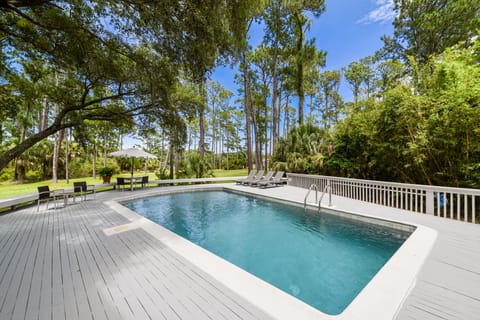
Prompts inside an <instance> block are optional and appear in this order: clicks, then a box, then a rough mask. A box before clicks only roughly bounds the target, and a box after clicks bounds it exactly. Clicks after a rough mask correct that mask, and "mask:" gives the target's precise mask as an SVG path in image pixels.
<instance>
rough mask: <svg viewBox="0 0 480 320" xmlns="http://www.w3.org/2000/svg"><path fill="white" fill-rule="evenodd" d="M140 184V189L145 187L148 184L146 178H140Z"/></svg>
mask: <svg viewBox="0 0 480 320" xmlns="http://www.w3.org/2000/svg"><path fill="white" fill-rule="evenodd" d="M141 184H142V189H143V188H145V187H146V186H147V184H148V176H144V177H142V182H141Z"/></svg>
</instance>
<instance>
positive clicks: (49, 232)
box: [0, 191, 268, 320]
mask: <svg viewBox="0 0 480 320" xmlns="http://www.w3.org/2000/svg"><path fill="white" fill-rule="evenodd" d="M118 194H121V193H120V192H114V191H112V192H106V193H103V194H99V195H98V197H97V200H87V201H82V202H80V201H77V203H76V204H74V205H69V206H67V207H66V208H61V209H57V210H53V209H52V210H48V211H42V210H40V212H39V213H37V212H36V207H30V208H26V209H23V210H20V211H16V212H12V213H9V214H5V215H3V216H0V319H1V320H4V319H67V320H75V319H80V320H83V319H116V320H117V319H136V320H138V319H168V320H170V319H268V316H267V315H265V314H264V313H262V312H261V311H259V310H258V308H256V307H255V306H253V305H251V304H249V303H246V302H245V300H244V299H242V298H241V297H240V296H238V295H236V294H235V293H233V292H231V291H230V290H228V289H227V288H226V287H224V286H222V284H220V283H218V282H217V281H215V280H214V279H213V278H212V277H209V276H207V275H205V274H204V273H203V272H201V271H200V270H199V269H198V268H196V267H195V266H193V265H191V264H190V263H189V262H188V261H186V260H185V259H183V258H181V257H180V256H179V255H177V254H176V253H175V252H173V251H172V250H170V249H168V248H166V247H165V246H164V245H163V244H162V243H161V242H160V241H159V240H157V239H155V238H153V237H152V236H150V235H149V234H148V233H146V232H145V231H143V230H141V229H135V230H131V231H128V232H122V233H118V234H115V235H112V236H106V235H105V233H104V232H103V231H102V230H103V229H105V228H109V227H113V226H118V225H121V224H124V223H126V222H128V221H127V220H126V219H125V218H123V217H122V216H121V215H119V214H118V213H116V212H114V211H112V210H111V209H109V208H108V207H107V206H105V205H104V204H103V201H102V200H101V199H102V198H103V200H105V199H106V198H108V197H111V196H112V195H118ZM123 194H125V195H126V194H128V192H124V193H123Z"/></svg>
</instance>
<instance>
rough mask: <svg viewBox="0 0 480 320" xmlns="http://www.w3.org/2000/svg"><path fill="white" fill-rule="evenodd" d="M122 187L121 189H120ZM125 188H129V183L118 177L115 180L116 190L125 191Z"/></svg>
mask: <svg viewBox="0 0 480 320" xmlns="http://www.w3.org/2000/svg"><path fill="white" fill-rule="evenodd" d="M122 186H123V187H122ZM125 186H130V183H127V182H126V181H125V178H121V177H118V178H117V187H118V190H120V189H122V190H125Z"/></svg>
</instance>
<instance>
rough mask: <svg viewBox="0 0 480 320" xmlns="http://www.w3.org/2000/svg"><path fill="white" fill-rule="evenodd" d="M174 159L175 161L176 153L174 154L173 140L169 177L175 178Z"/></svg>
mask: <svg viewBox="0 0 480 320" xmlns="http://www.w3.org/2000/svg"><path fill="white" fill-rule="evenodd" d="M174 161H175V155H174V148H173V144H172V141H170V159H169V162H170V172H169V178H170V179H173V178H174V175H173V174H174V165H173V164H174Z"/></svg>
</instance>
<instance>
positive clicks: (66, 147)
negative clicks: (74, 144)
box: [65, 129, 70, 183]
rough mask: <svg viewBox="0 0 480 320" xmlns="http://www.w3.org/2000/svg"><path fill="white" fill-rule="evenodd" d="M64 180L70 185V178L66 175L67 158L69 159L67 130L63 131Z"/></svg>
mask: <svg viewBox="0 0 480 320" xmlns="http://www.w3.org/2000/svg"><path fill="white" fill-rule="evenodd" d="M65 131H66V132H65V180H67V183H70V177H69V175H68V157H69V151H68V138H69V137H68V129H65Z"/></svg>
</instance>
